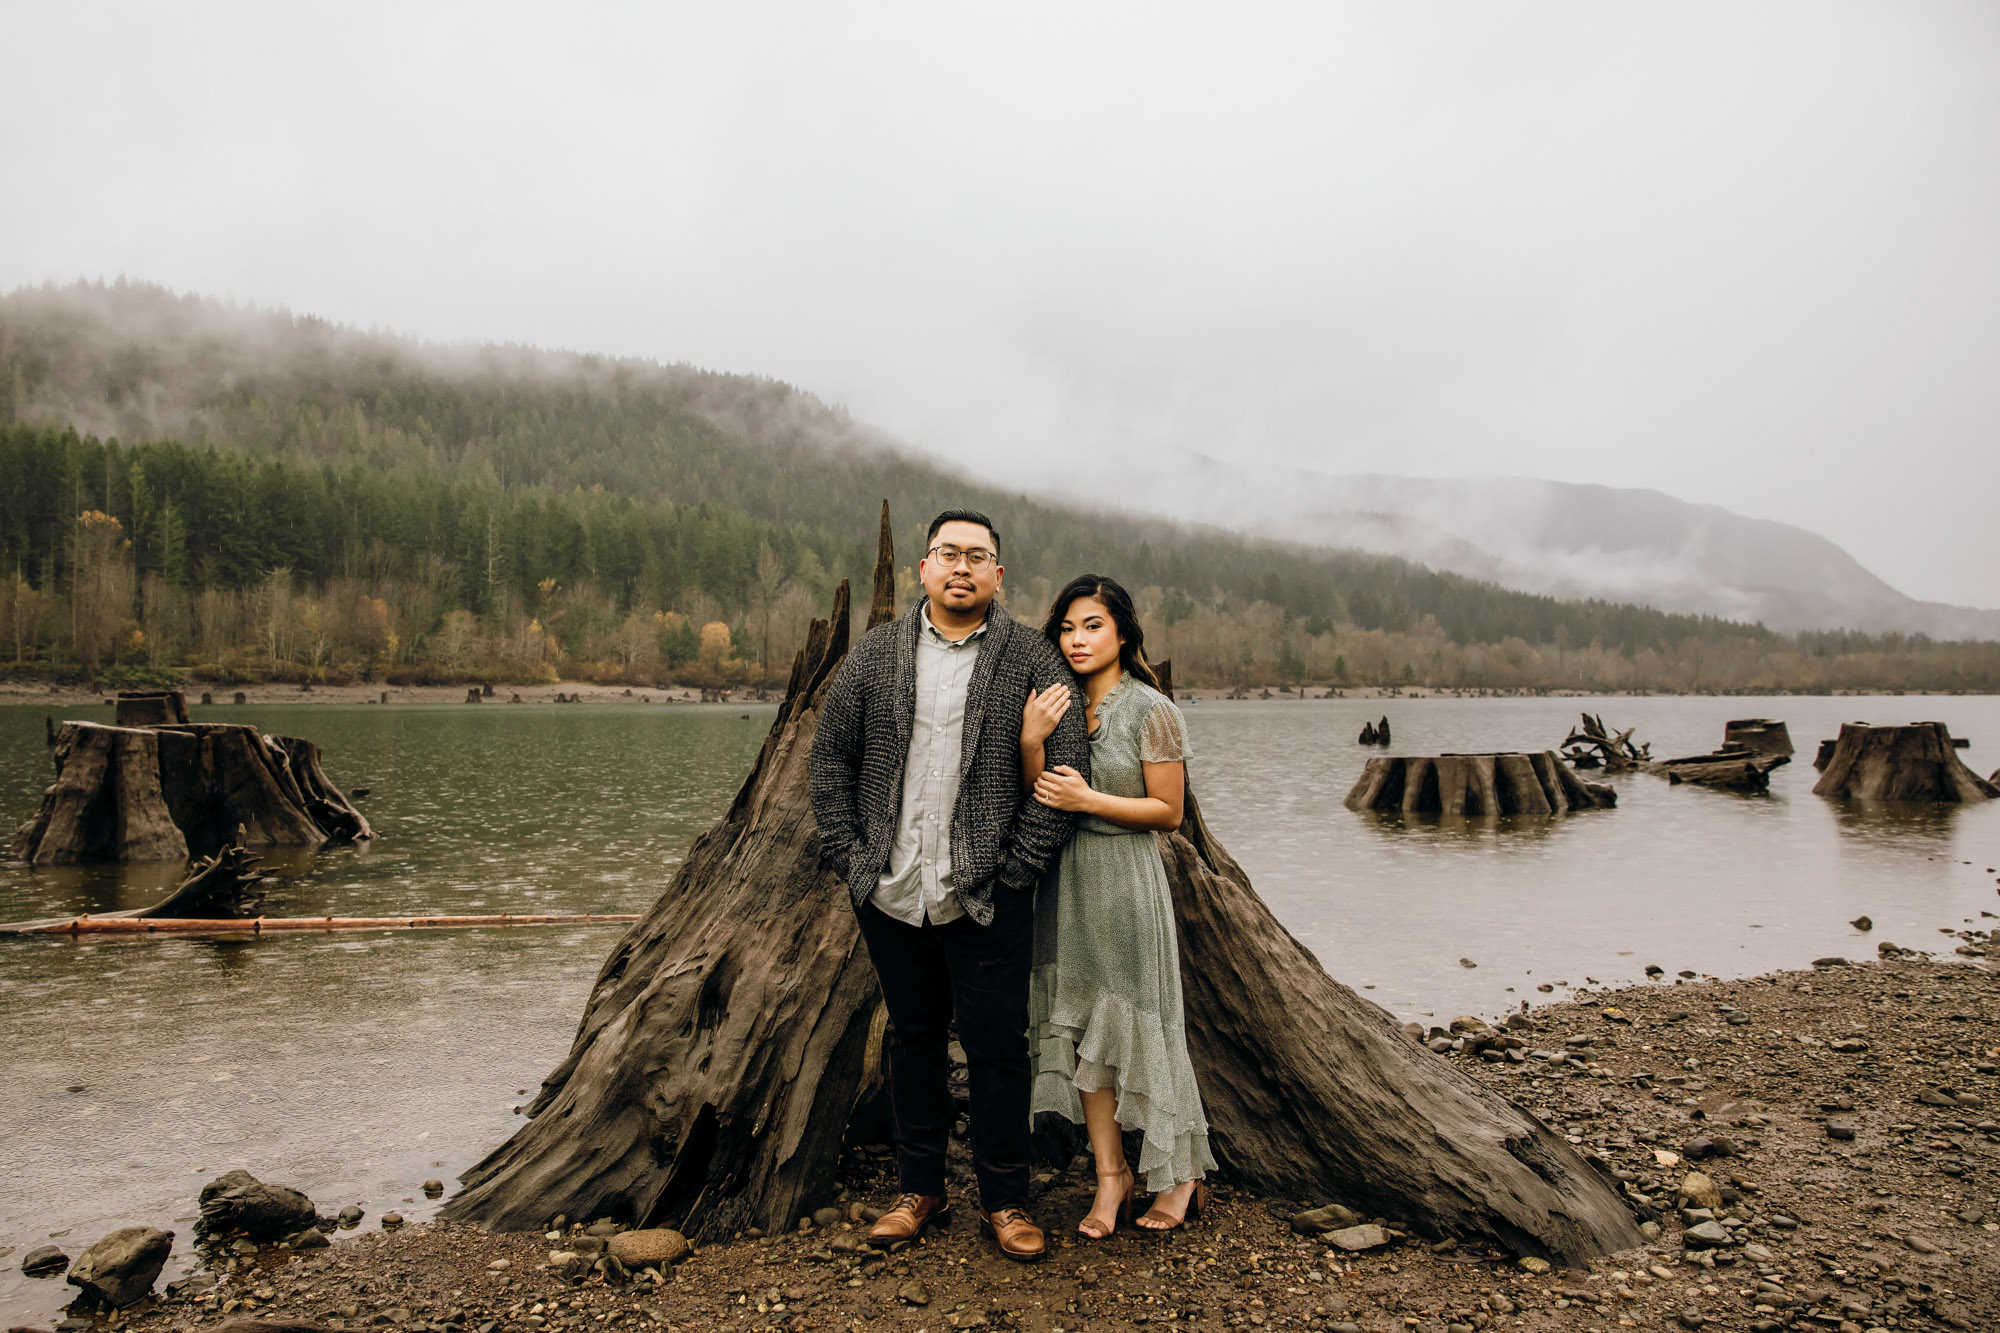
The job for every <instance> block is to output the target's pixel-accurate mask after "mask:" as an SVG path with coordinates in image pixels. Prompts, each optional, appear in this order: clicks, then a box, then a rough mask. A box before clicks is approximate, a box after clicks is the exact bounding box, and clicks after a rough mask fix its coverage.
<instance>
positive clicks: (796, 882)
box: [442, 506, 1640, 1263]
mask: <svg viewBox="0 0 2000 1333" xmlns="http://www.w3.org/2000/svg"><path fill="white" fill-rule="evenodd" d="M878 550H879V555H878V564H877V569H878V571H880V570H881V569H883V568H885V567H890V566H889V562H890V559H891V552H890V546H889V540H888V522H887V510H886V506H885V509H884V518H883V530H882V538H881V543H880V546H879V548H878ZM893 589H894V585H893V583H892V582H889V581H888V580H885V579H881V578H879V577H878V579H877V581H876V584H875V590H876V596H875V601H874V605H873V607H872V608H871V613H870V617H869V623H870V624H871V626H872V625H874V624H879V623H882V622H883V621H886V620H887V619H889V618H891V617H892V616H893V614H894V612H895V607H894V602H893V596H894V593H893ZM846 625H847V585H846V584H842V585H841V588H840V591H839V592H838V593H837V594H836V598H835V603H834V614H833V618H832V622H831V624H828V623H827V622H824V621H819V622H815V623H814V625H813V628H812V631H811V634H810V636H809V638H808V643H807V647H806V650H805V651H804V652H802V653H801V654H800V655H799V658H798V660H797V661H796V662H795V663H794V665H793V669H792V678H791V684H790V686H789V687H788V688H787V690H786V693H785V702H784V704H783V705H782V706H781V707H780V708H779V710H778V718H777V721H776V722H775V723H774V724H773V726H772V729H771V733H770V735H769V736H768V737H767V738H766V739H765V742H764V748H763V751H762V752H761V753H760V754H759V755H758V758H757V762H756V765H755V766H754V767H753V768H752V770H751V773H750V777H749V779H748V780H747V781H746V782H745V783H744V785H743V788H742V790H741V791H740V792H738V794H737V797H736V800H735V803H734V804H733V805H732V806H731V807H730V810H729V813H728V814H727V815H726V816H724V818H723V820H722V821H721V822H720V823H719V824H717V825H716V827H714V828H713V829H711V830H709V831H708V832H707V833H705V834H704V835H702V837H701V838H700V839H699V840H698V841H697V842H696V843H695V846H694V848H693V850H692V851H691V852H690V853H689V856H688V859H687V861H686V863H685V864H683V865H682V867H681V868H680V870H679V871H678V872H676V874H675V875H674V877H673V880H672V881H671V882H670V883H669V884H668V886H667V888H666V890H665V892H664V893H662V895H661V896H660V899H659V901H658V902H657V903H655V904H654V905H653V908H652V910H651V911H649V912H648V913H647V914H646V916H645V918H644V919H643V920H641V921H640V922H639V923H638V924H637V925H636V926H634V927H633V928H632V930H631V931H630V932H629V933H628V934H627V935H626V936H625V938H624V939H622V940H621V941H619V943H618V945H617V947H616V948H615V949H614V950H613V951H612V954H611V957H610V958H609V959H608V960H607V961H606V963H605V965H604V968H603V970H602V971H601V972H600V973H599V975H598V978H597V982H596V984H595V986H594V987H593V988H592V992H591V997H590V1000H589V1001H588V1003H587V1004H586V1006H585V1010H584V1016H583V1021H582V1024H581V1025H580V1027H579V1029H578V1032H577V1036H576V1039H575V1042H574V1043H573V1044H572V1046H571V1049H570V1052H569V1055H568V1057H567V1058H566V1059H564V1060H563V1062H562V1063H561V1064H560V1065H559V1066H558V1067H557V1068H556V1070H555V1071H554V1072H553V1073H551V1074H550V1075H549V1077H548V1078H547V1079H545V1080H544V1081H543V1083H542V1088H541V1091H540V1094H539V1095H538V1096H537V1097H536V1098H535V1099H534V1101H533V1103H532V1104H531V1105H530V1106H529V1107H528V1114H529V1116H530V1117H531V1119H530V1120H529V1123H528V1124H527V1125H525V1126H523V1127H522V1128H521V1129H520V1130H519V1131H518V1132H517V1133H516V1134H515V1135H514V1136H513V1137H512V1138H511V1139H509V1140H508V1141H507V1142H506V1143H505V1144H503V1145H501V1146H500V1147H499V1148H498V1149H497V1150H496V1151H494V1152H493V1153H492V1154H491V1155H489V1156H488V1157H487V1158H486V1159H485V1160H484V1161H482V1162H480V1163H479V1164H478V1165H476V1166H474V1167H473V1168H472V1169H471V1170H469V1171H467V1172H466V1173H465V1175H464V1176H463V1177H462V1180H463V1181H464V1183H465V1186H466V1188H465V1189H464V1190H463V1191H462V1192H461V1193H459V1194H458V1195H457V1196H456V1197H454V1198H453V1199H452V1200H451V1201H450V1202H449V1203H447V1204H446V1205H445V1208H444V1210H443V1214H442V1215H443V1216H444V1217H446V1218H449V1219H453V1220H459V1221H470V1222H476V1223H479V1224H482V1225H484V1226H487V1227H490V1228H493V1229H496V1230H524V1229H529V1228H535V1229H539V1228H541V1227H544V1226H546V1225H547V1224H548V1222H549V1220H550V1219H551V1218H552V1217H553V1216H554V1215H555V1214H557V1213H562V1214H565V1215H567V1216H569V1217H574V1218H594V1217H612V1218H617V1219H620V1220H623V1221H626V1222H629V1223H631V1224H633V1225H638V1226H663V1225H665V1226H676V1227H678V1228H679V1229H680V1230H682V1231H684V1232H685V1233H687V1234H688V1235H690V1236H692V1237H695V1238H696V1239H719V1238H723V1237H727V1236H730V1235H733V1234H735V1233H736V1232H738V1231H741V1230H744V1229H746V1228H748V1227H752V1226H755V1227H760V1228H762V1229H764V1230H765V1231H767V1232H769V1231H777V1230H781V1229H788V1228H789V1227H790V1226H791V1224H792V1222H793V1220H794V1219H795V1218H797V1217H799V1216H800V1215H801V1214H803V1213H806V1212H809V1211H811V1210H812V1208H813V1207H814V1206H816V1205H818V1204H822V1203H824V1202H827V1201H829V1200H830V1199H831V1198H832V1196H833V1193H834V1190H835V1188H836V1186H835V1182H834V1167H835V1165H836V1163H837V1161H838V1158H839V1152H840V1146H841V1142H842V1138H843V1135H844V1133H845V1131H846V1130H847V1128H848V1126H849V1124H850V1122H851V1118H852V1117H853V1116H854V1114H855V1112H856V1109H857V1105H858V1104H859V1103H861V1102H862V1101H863V1099H864V1098H865V1097H866V1096H867V1094H868V1091H869V1089H870V1088H871V1087H872V1086H873V1085H874V1084H875V1083H876V1082H877V1081H878V1080H879V1074H880V1070H879V1067H878V1066H877V1064H876V1061H877V1059H878V1058H879V1056H878V1052H879V1050H880V1040H881V1033H882V1029H883V1025H884V1022H885V1014H884V1011H883V1008H882V1005H881V1001H880V998H879V994H878V991H877V988H876V984H875V975H874V970H873V968H872V967H871V966H870V964H869V961H868V957H867V952H866V950H865V949H864V948H863V947H862V945H861V941H860V933H859V931H858V929H857V928H856V926H855V922H854V914H853V912H852V911H851V909H850V908H849V906H848V904H847V901H846V888H845V886H844V885H842V884H841V883H840V882H839V881H838V879H837V878H836V877H835V876H834V875H833V874H832V873H831V872H829V871H826V870H824V869H822V868H821V866H820V863H819V853H818V847H817V845H816V837H815V833H814V829H813V825H812V816H811V812H810V805H809V803H808V801H807V780H806V756H807V753H808V751H809V749H810V747H811V743H812V738H813V735H814V733H815V730H816V727H817V721H818V709H819V706H820V702H821V699H822V698H823V693H824V690H825V688H826V685H827V683H828V682H829V681H830V680H831V679H832V676H833V673H834V671H835V669H836V668H837V667H838V665H839V662H840V660H841V658H842V657H843V656H844V655H845V653H846V650H847V631H846ZM1162 845H1163V854H1164V856H1165V859H1166V865H1167V870H1168V875H1169V878H1170V880H1171V882H1172V884H1173V888H1174V897H1175V902H1176V913H1177V918H1178V922H1179V930H1180V937H1181V968H1182V981H1183V985H1184V986H1185V987H1186V991H1187V1018H1188V1028H1189V1039H1190V1052H1191V1054H1192V1055H1193V1057H1194V1061H1195V1068H1196V1072H1197V1074H1198V1075H1199V1077H1200V1078H1201V1080H1202V1087H1203V1093H1204V1096H1205V1097H1206V1098H1207V1100H1208V1116H1209V1120H1210V1124H1211V1131H1212V1136H1213V1137H1212V1142H1213V1143H1214V1145H1215V1149H1216V1152H1217V1156H1218V1160H1219V1161H1220V1162H1221V1163H1222V1164H1223V1167H1224V1169H1225V1171H1226V1172H1227V1173H1228V1174H1229V1175H1230V1176H1231V1177H1233V1178H1236V1179H1239V1180H1241V1181H1243V1182H1245V1183H1246V1184H1249V1185H1251V1186H1253V1187H1256V1188H1262V1189H1271V1190H1277V1191H1282V1192H1284V1193H1286V1194H1288V1195H1291V1196H1294V1197H1310V1198H1314V1199H1319V1198H1325V1197H1328V1196H1329V1195H1331V1196H1334V1197H1338V1198H1341V1199H1344V1200H1347V1201H1350V1202H1352V1203H1354V1204H1356V1205H1358V1206H1364V1207H1366V1208H1368V1209H1369V1210H1371V1211H1381V1212H1383V1213H1385V1214H1389V1215H1393V1216H1396V1217H1399V1218H1404V1219H1407V1220H1408V1221H1409V1222H1410V1223H1411V1224H1412V1225H1414V1226H1416V1227H1418V1228H1419V1229H1421V1230H1423V1231H1425V1232H1426V1233H1429V1234H1433V1235H1465V1236H1485V1237H1490V1238H1492V1239H1494V1240H1496V1241H1498V1242H1500V1243H1501V1244H1504V1245H1506V1246H1508V1247H1510V1248H1512V1249H1515V1250H1517V1251H1522V1252H1526V1253H1531V1254H1539V1255H1544V1256H1546V1257H1549V1258H1551V1259H1556V1260H1561V1261H1563V1262H1569V1263H1580V1262H1582V1261H1583V1260H1585V1259H1588V1258H1591V1257H1594V1256H1597V1255H1601V1254H1605V1253H1609V1252H1612V1251H1616V1250H1621V1249H1625V1248H1627V1247H1630V1246H1633V1245H1636V1244H1638V1243H1639V1240H1640V1238H1639V1234H1638V1231H1637V1230H1636V1227H1635V1225H1634V1223H1633V1220H1632V1215H1631V1213H1630V1212H1629V1210H1628V1209H1627V1207H1626V1206H1625V1205H1624V1203H1623V1202H1622V1201H1621V1200H1620V1199H1619V1197H1618V1196H1617V1195H1616V1194H1615V1193H1614V1192H1613V1191H1612V1188H1611V1186H1610V1185H1609V1183H1608V1182H1607V1181H1606V1180H1604V1179H1603V1178H1602V1177H1600V1176H1598V1175H1597V1174H1596V1173H1595V1172H1593V1171H1592V1170H1591V1169H1590V1167H1589V1166H1588V1165H1586V1164H1585V1163H1584V1161H1583V1159H1582V1158H1581V1157H1579V1156H1578V1155H1577V1154H1576V1152H1575V1151H1574V1150H1573V1149H1571V1148H1570V1146H1569V1145H1568V1144H1567V1143H1565V1142H1564V1141H1563V1140H1562V1139H1561V1138H1560V1137H1559V1136H1557V1135H1556V1134H1554V1133H1552V1132H1551V1131H1550V1130H1549V1129H1548V1128H1547V1127H1546V1126H1544V1125H1542V1124H1541V1123H1540V1122H1539V1121H1537V1120H1536V1119H1535V1118H1534V1117H1533V1116H1532V1115H1531V1114H1529V1113H1528V1112H1526V1111H1524V1110H1522V1109H1520V1108H1518V1107H1516V1106H1514V1105H1513V1104H1512V1103H1510V1102H1508V1101H1507V1100H1505V1099H1504V1098H1502V1097H1500V1096H1498V1095H1497V1094H1495V1093H1493V1092H1490V1091H1488V1090H1486V1089H1485V1088H1483V1087H1481V1086H1480V1085H1479V1084H1478V1083H1476V1082H1474V1081H1473V1080H1472V1079H1471V1078H1470V1077H1468V1076H1466V1075H1465V1074H1463V1073H1461V1072H1459V1071H1458V1070H1456V1069H1455V1068H1453V1067H1452V1066H1451V1065H1450V1064H1449V1063H1448V1062H1446V1061H1443V1060H1440V1059H1438V1058H1437V1057H1436V1056H1434V1055H1432V1054H1431V1053H1430V1052H1429V1051H1426V1050H1424V1049H1422V1048H1421V1047H1418V1046H1417V1045H1415V1044H1414V1043H1412V1042H1410V1041H1409V1040H1407V1039H1406V1038H1405V1037H1403V1035H1402V1034H1401V1033H1400V1032H1399V1031H1398V1030H1397V1028H1396V1026H1395V1023H1394V1020H1393V1019H1392V1018H1391V1017H1390V1016H1389V1015H1388V1014H1387V1013H1386V1012H1384V1011H1383V1010H1381V1009H1379V1008H1377V1007H1375V1006H1374V1005H1372V1004H1369V1003H1368V1002H1367V1001H1365V1000H1363V999H1361V998H1360V997H1359V996H1357V995H1356V994H1355V993H1354V992H1353V991H1351V990H1349V989H1347V988H1346V987H1344V986H1340V985H1339V984H1338V983H1336V982H1334V981H1333V980H1332V979H1331V978H1330V977H1328V976H1327V975H1326V973H1325V972H1324V971H1322V970H1321V969H1320V967H1319V965H1318V963H1317V962H1315V961H1314V959H1313V957H1312V955H1311V953H1309V952H1308V951H1307V950H1306V949H1305V948H1303V947H1302V946H1301V945H1300V944H1299V943H1298V942H1297V941H1296V940H1294V939H1293V938H1292V937H1291V936H1290V935H1289V934H1287V933H1286V931H1285V930H1284V928H1283V927H1282V926H1280V925H1279V924H1278V923H1277V921H1276V920H1275V919H1274V918H1273V917H1272V916H1271V914H1270V912H1269V911H1268V910H1267V909H1266V908H1265V907H1264V905H1263V903H1262V902H1261V901H1259V900H1258V898H1257V896H1256V894H1255V892H1254V891H1253V890H1252V889H1251V888H1250V884H1249V881H1248V879H1247V877H1245V876H1244V875H1243V873H1242V871H1241V869H1240V868H1239V867H1237V866H1236V864H1235V862H1234V861H1232V860H1230V859H1229V856H1228V853H1226V852H1225V851H1223V850H1222V848H1221V846H1220V844H1218V843H1217V842H1216V841H1215V839H1214V838H1213V837H1212V836H1211V835H1210V834H1209V833H1208V831H1207V829H1206V826H1205V825H1204V824H1203V823H1202V820H1201V816H1200V811H1199V808H1198V806H1197V805H1196V804H1195V802H1194V801H1193V799H1192V796H1190V799H1189V802H1188V814H1187V821H1186V822H1185V823H1184V824H1183V825H1182V828H1181V831H1180V832H1179V833H1177V834H1174V835H1172V836H1169V837H1165V838H1163V843H1162Z"/></svg>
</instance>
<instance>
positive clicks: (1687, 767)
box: [1639, 749, 1792, 791]
mask: <svg viewBox="0 0 2000 1333" xmlns="http://www.w3.org/2000/svg"><path fill="white" fill-rule="evenodd" d="M1790 762H1792V761H1791V759H1790V758H1788V757H1786V756H1784V755H1760V754H1752V753H1751V752H1750V751H1748V750H1730V749H1723V750H1717V751H1716V752H1715V753H1714V754H1693V755H1687V756H1684V757H1683V758H1680V759H1662V760H1659V761H1657V762H1654V763H1646V764H1641V765H1639V768H1640V771H1642V772H1645V773H1651V774H1654V775H1655V776H1657V777H1663V778H1665V779H1666V780H1667V781H1668V782H1672V783H1676V784H1678V783H1689V784H1692V785H1694V786H1697V787H1725V788H1727V789H1729V790H1731V791H1768V790H1769V789H1770V786H1771V770H1772V769H1774V768H1780V767H1783V766H1784V765H1786V764H1789V763H1790Z"/></svg>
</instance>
